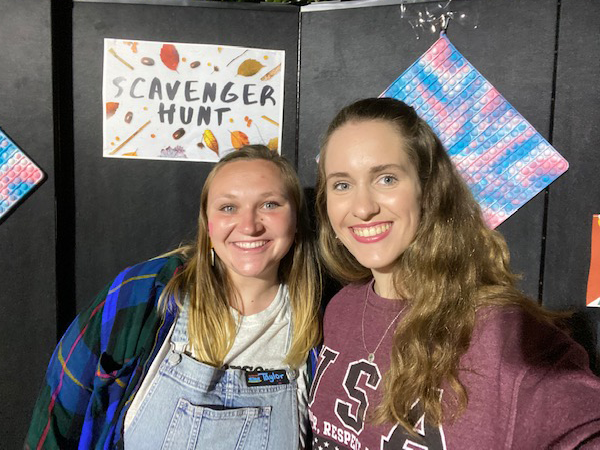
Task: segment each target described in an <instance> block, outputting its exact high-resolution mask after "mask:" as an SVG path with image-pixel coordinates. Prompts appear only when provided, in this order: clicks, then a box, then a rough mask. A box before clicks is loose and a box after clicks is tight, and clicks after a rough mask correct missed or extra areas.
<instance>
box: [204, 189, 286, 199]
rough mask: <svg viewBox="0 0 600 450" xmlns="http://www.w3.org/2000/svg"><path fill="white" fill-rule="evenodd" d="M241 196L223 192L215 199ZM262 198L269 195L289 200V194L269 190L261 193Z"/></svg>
mask: <svg viewBox="0 0 600 450" xmlns="http://www.w3.org/2000/svg"><path fill="white" fill-rule="evenodd" d="M238 197H239V196H238V195H235V194H229V193H226V194H222V195H219V196H218V197H217V198H216V199H215V200H219V199H229V200H235V199H237V198H238ZM259 197H260V198H263V199H264V198H268V197H281V198H285V199H286V200H289V196H288V195H287V194H281V193H277V192H274V191H267V192H263V193H262V194H259Z"/></svg>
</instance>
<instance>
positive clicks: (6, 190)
mask: <svg viewBox="0 0 600 450" xmlns="http://www.w3.org/2000/svg"><path fill="white" fill-rule="evenodd" d="M44 179H45V175H44V172H42V170H41V169H40V168H39V167H38V166H36V165H35V163H34V162H33V161H32V160H31V159H29V157H28V156H27V155H26V154H25V153H24V152H23V151H22V150H21V149H20V148H19V147H17V145H16V144H15V143H14V142H13V141H12V140H11V139H10V138H9V137H8V136H7V135H6V134H4V132H3V131H2V130H0V223H1V222H2V221H3V220H4V219H6V217H8V214H9V213H10V212H12V210H14V208H16V206H17V205H18V204H19V202H21V201H22V200H24V199H25V197H26V196H27V195H28V194H29V193H30V192H31V191H32V190H33V189H34V188H35V186H38V185H40V184H41V183H42V182H43V181H44Z"/></svg>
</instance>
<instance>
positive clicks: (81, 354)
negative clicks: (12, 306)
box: [25, 285, 110, 449]
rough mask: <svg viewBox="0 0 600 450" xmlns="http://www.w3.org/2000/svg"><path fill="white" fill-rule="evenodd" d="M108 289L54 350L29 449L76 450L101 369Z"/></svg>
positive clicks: (77, 320) (70, 327)
mask: <svg viewBox="0 0 600 450" xmlns="http://www.w3.org/2000/svg"><path fill="white" fill-rule="evenodd" d="M109 287H110V285H107V286H106V287H105V288H104V289H103V290H102V292H100V294H98V296H97V297H96V298H95V299H94V301H93V302H92V303H91V305H90V306H89V307H88V308H87V309H85V310H84V311H83V312H82V313H81V314H79V315H78V316H77V317H76V318H75V320H74V321H73V323H72V324H71V325H70V326H69V328H68V329H67V331H66V332H65V334H64V335H63V337H62V338H61V340H60V341H59V343H58V345H57V347H56V349H55V350H54V353H53V354H52V357H51V359H50V363H49V364H48V369H47V371H46V377H45V379H44V383H43V386H42V389H41V391H40V394H39V397H38V399H37V402H36V404H35V407H34V410H33V415H32V419H31V424H30V427H29V432H28V434H27V437H26V441H25V448H26V449H37V448H44V449H68V448H77V446H78V442H79V436H80V434H81V428H82V426H83V421H84V416H85V411H86V407H87V404H88V402H89V399H90V396H91V393H92V384H93V380H94V373H95V371H96V367H97V365H98V359H99V354H100V329H101V319H102V311H103V307H104V304H105V299H106V295H107V293H108V290H109Z"/></svg>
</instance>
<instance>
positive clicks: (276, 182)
mask: <svg viewBox="0 0 600 450" xmlns="http://www.w3.org/2000/svg"><path fill="white" fill-rule="evenodd" d="M257 190H261V191H273V192H276V193H280V194H285V192H286V191H287V189H286V187H285V181H284V178H283V176H282V173H281V170H280V169H279V167H277V165H275V163H273V162H271V161H267V160H264V159H256V160H238V161H232V162H230V163H227V164H225V165H224V166H222V167H221V168H220V169H218V170H217V172H216V173H215V175H214V177H213V179H212V182H211V184H210V187H209V192H208V195H209V197H210V196H212V195H222V194H226V193H228V192H231V193H236V194H237V193H238V192H251V191H257Z"/></svg>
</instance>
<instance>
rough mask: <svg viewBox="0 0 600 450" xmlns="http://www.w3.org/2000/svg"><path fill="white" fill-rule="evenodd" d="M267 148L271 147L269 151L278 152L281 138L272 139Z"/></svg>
mask: <svg viewBox="0 0 600 450" xmlns="http://www.w3.org/2000/svg"><path fill="white" fill-rule="evenodd" d="M267 147H269V150H272V151H274V152H276V151H277V149H278V148H279V138H276V137H274V138H273V139H271V140H270V141H269V143H268V144H267Z"/></svg>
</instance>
